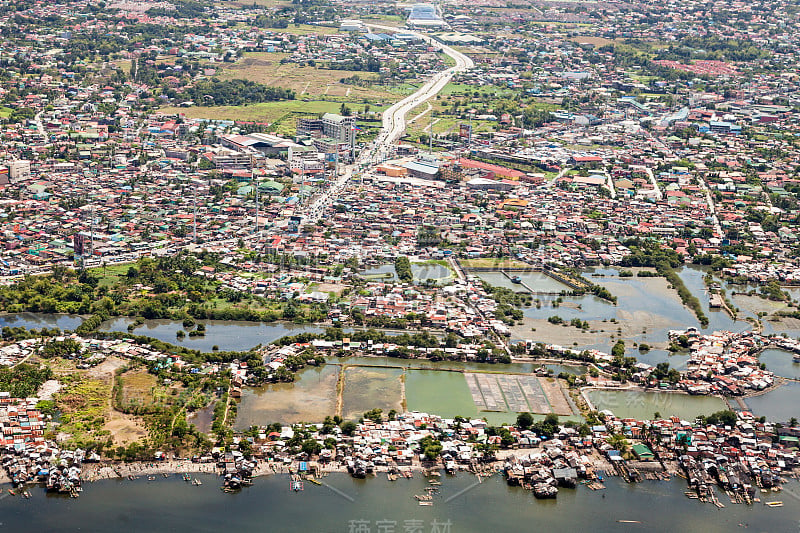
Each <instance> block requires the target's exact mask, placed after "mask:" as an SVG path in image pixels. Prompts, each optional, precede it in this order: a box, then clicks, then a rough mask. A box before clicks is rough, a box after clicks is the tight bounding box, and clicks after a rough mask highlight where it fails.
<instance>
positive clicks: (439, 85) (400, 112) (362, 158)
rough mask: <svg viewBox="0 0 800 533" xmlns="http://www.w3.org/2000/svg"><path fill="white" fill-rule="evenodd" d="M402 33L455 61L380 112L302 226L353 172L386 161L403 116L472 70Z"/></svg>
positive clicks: (456, 55)
mask: <svg viewBox="0 0 800 533" xmlns="http://www.w3.org/2000/svg"><path fill="white" fill-rule="evenodd" d="M367 27H369V28H370V29H375V30H380V31H388V32H396V31H398V30H399V28H394V27H392V26H381V25H377V24H367ZM402 31H403V33H408V34H412V35H415V36H417V37H418V38H420V39H422V40H423V41H425V42H427V43H428V44H430V45H431V46H434V47H435V48H438V49H439V50H441V51H442V52H444V53H445V54H447V55H448V56H450V57H451V58H453V60H455V62H456V64H455V66H453V67H450V68H448V69H446V70H443V71H441V72H437V73H436V74H434V75H433V76H431V77H430V78H429V79H428V80H427V81H426V82H425V83H424V84H423V85H422V87H420V88H419V89H417V92H415V93H414V94H412V95H409V96H406V97H405V98H403V99H402V100H400V101H399V102H397V103H395V104H394V105H392V106H391V107H389V108H388V109H387V110H386V111H384V112H383V126H382V128H381V132H380V133H379V134H378V136H377V137H376V138H375V140H374V141H372V142H371V143H369V144H368V145H367V146H366V147H364V149H363V150H362V151H361V153H360V154H359V155H358V157H357V158H356V160H355V162H354V163H353V164H350V165H346V166H345V167H344V169H343V170H342V172H341V175H340V176H338V177H337V179H336V180H335V181H334V182H332V183H331V185H330V187H328V189H326V190H324V191H321V192H320V193H319V194H318V195H317V196H316V197H315V198H313V199H312V201H311V203H310V204H309V205H307V206H306V208H305V209H304V210H303V212H302V216H303V223H305V224H315V223H316V222H317V221H318V220H319V219H320V217H321V216H322V213H323V211H324V210H325V208H326V207H327V206H329V205H330V204H331V203H333V201H335V200H336V198H338V196H339V194H340V193H341V192H342V191H343V190H344V189H345V187H347V183H348V182H349V181H350V179H351V178H352V177H353V174H354V173H356V172H362V171H364V170H365V169H366V168H367V167H368V166H370V165H376V164H378V163H380V162H381V161H384V160H386V159H387V158H388V157H391V155H392V150H393V148H394V144H395V143H396V142H397V141H398V139H400V137H401V136H402V135H403V132H404V131H405V129H406V115H407V114H408V113H409V112H410V111H411V110H412V109H414V108H415V107H417V106H418V105H420V104H423V103H425V102H426V101H428V100H430V99H431V98H433V97H434V96H436V95H437V94H439V92H440V91H441V90H442V89H443V88H444V86H445V85H447V84H448V83H449V82H450V80H451V79H452V78H453V76H454V75H455V74H456V73H458V72H464V71H467V70H469V69H471V68H474V67H475V63H473V61H472V60H471V59H470V58H469V57H467V56H466V55H464V54H462V53H461V52H459V51H457V50H454V49H453V48H451V47H449V46H447V45H444V44H442V43H440V42H438V41H435V40H433V39H432V38H431V37H429V36H427V35H425V34H423V33H418V32H414V31H410V30H402Z"/></svg>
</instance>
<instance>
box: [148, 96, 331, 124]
mask: <svg viewBox="0 0 800 533" xmlns="http://www.w3.org/2000/svg"><path fill="white" fill-rule="evenodd" d="M340 106H341V104H340V103H339V102H326V101H321V100H312V101H309V102H304V101H302V100H289V101H282V102H264V103H261V104H249V105H240V106H207V107H206V106H199V107H165V108H162V109H161V111H162V112H164V113H182V114H184V115H186V116H187V117H189V118H208V119H214V120H244V121H256V122H270V123H272V122H275V121H276V120H278V119H280V118H281V117H283V116H284V115H286V114H287V113H292V112H293V111H298V112H308V113H338V112H339V107H340Z"/></svg>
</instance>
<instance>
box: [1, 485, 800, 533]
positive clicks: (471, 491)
mask: <svg viewBox="0 0 800 533" xmlns="http://www.w3.org/2000/svg"><path fill="white" fill-rule="evenodd" d="M198 478H199V479H201V480H202V481H203V485H201V486H192V485H190V484H188V483H186V482H184V481H182V480H181V479H180V478H179V477H178V476H171V477H170V478H168V479H164V478H160V477H159V478H157V479H156V480H155V481H147V480H146V479H143V478H142V479H138V480H135V481H129V480H119V481H118V480H108V481H100V482H97V483H93V484H87V485H86V486H85V489H84V491H83V493H82V495H81V497H80V498H78V499H71V498H64V497H58V496H46V495H45V493H44V491H43V490H42V489H35V490H34V491H32V492H33V497H32V498H31V499H29V500H25V499H21V498H18V497H8V496H7V495H6V497H4V498H2V499H0V522H2V528H3V530H4V531H13V532H20V533H27V532H44V531H59V532H63V533H71V532H78V531H92V532H96V533H105V532H109V533H118V532H119V531H125V532H139V531H142V532H148V533H150V532H153V533H161V532H183V531H193V532H199V533H203V532H209V533H219V532H220V531H241V532H244V533H246V532H265V531H268V532H278V533H281V532H296V531H301V532H342V533H348V532H353V531H359V532H361V533H366V532H370V533H373V532H375V533H386V532H392V533H404V532H407V531H414V532H420V533H429V532H431V533H432V532H437V533H473V532H474V533H484V532H486V531H497V532H505V531H532V530H533V531H593V532H598V533H605V532H617V531H702V532H704V533H723V532H725V533H727V532H730V531H736V530H743V529H744V528H745V527H747V530H748V531H756V532H771V533H775V532H782V531H786V532H788V531H796V530H797V520H798V515H797V505H796V503H797V502H796V501H795V499H794V497H793V496H792V494H796V493H797V489H798V487H797V483H796V482H793V483H791V484H789V485H788V486H787V489H788V490H785V491H784V492H783V493H781V494H774V495H769V496H767V498H766V500H769V501H772V500H783V501H784V503H785V504H784V506H783V507H779V508H769V507H766V506H764V505H762V504H755V505H752V506H744V505H731V504H728V498H727V497H725V496H724V495H723V496H722V497H721V500H722V501H723V502H724V503H725V504H726V505H727V507H726V508H725V509H717V508H715V507H712V506H711V505H710V504H703V503H700V502H698V501H697V500H690V499H688V498H686V497H685V496H684V494H683V493H684V491H685V490H686V482H685V481H684V480H683V479H680V478H674V479H673V480H671V481H645V482H642V483H638V484H626V483H624V482H623V481H622V480H621V479H619V478H610V479H608V480H607V481H606V486H607V488H606V489H605V490H602V491H591V490H589V489H587V488H586V487H583V486H579V487H578V488H577V489H572V490H570V489H561V490H559V493H558V499H557V500H536V499H535V498H534V497H533V496H532V495H531V493H530V492H529V491H526V490H524V489H522V488H519V487H509V486H508V485H507V484H506V483H505V481H504V479H503V478H502V477H501V476H499V475H495V476H493V477H491V478H488V479H486V480H484V482H483V483H481V484H478V483H476V482H475V478H474V477H473V476H468V475H466V474H459V475H458V476H456V477H444V478H442V485H441V492H440V494H438V495H436V496H435V497H434V505H433V506H430V507H421V506H419V505H418V504H417V502H416V500H414V498H413V495H414V494H420V493H422V492H423V490H424V488H425V487H426V486H428V484H427V483H426V482H425V480H424V479H423V478H421V476H419V475H417V477H415V478H413V479H401V480H398V481H396V482H393V483H392V482H389V481H387V480H386V479H385V477H383V476H381V477H377V478H368V479H366V480H356V479H352V478H350V477H348V476H345V475H343V474H333V475H330V476H328V477H326V478H324V480H323V481H324V482H325V486H316V485H312V484H310V483H306V484H305V490H304V491H302V492H292V491H290V490H289V480H288V478H287V476H286V475H276V476H269V477H264V478H258V479H256V480H255V481H254V484H253V486H252V487H249V488H246V489H244V490H242V491H241V492H238V493H233V494H225V493H222V492H220V491H219V485H220V482H219V478H215V477H213V476H210V475H202V476H198ZM45 500H46V501H45ZM620 520H626V521H629V522H627V523H620V522H619V521H620ZM379 522H380V523H382V524H383V529H379ZM412 526H417V528H416V529H410V528H411V527H412ZM356 527H361V528H362V529H355V528H356ZM419 527H421V528H422V529H419ZM365 528H366V529H365ZM437 528H438V529H437Z"/></svg>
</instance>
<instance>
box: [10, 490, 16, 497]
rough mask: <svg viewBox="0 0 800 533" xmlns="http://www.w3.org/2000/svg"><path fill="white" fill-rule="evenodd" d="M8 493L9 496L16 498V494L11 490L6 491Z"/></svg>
mask: <svg viewBox="0 0 800 533" xmlns="http://www.w3.org/2000/svg"><path fill="white" fill-rule="evenodd" d="M8 493H9V494H11V495H12V496H16V495H17V493H16V492H14V491H13V490H11V489H8Z"/></svg>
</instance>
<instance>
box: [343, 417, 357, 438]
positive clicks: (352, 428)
mask: <svg viewBox="0 0 800 533" xmlns="http://www.w3.org/2000/svg"><path fill="white" fill-rule="evenodd" d="M339 427H340V428H341V430H342V433H343V434H345V435H347V436H348V437H352V436H353V434H354V433H355V432H356V428H357V427H358V426H356V423H355V422H353V421H352V420H347V421H345V422H342V424H341V425H340V426H339Z"/></svg>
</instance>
